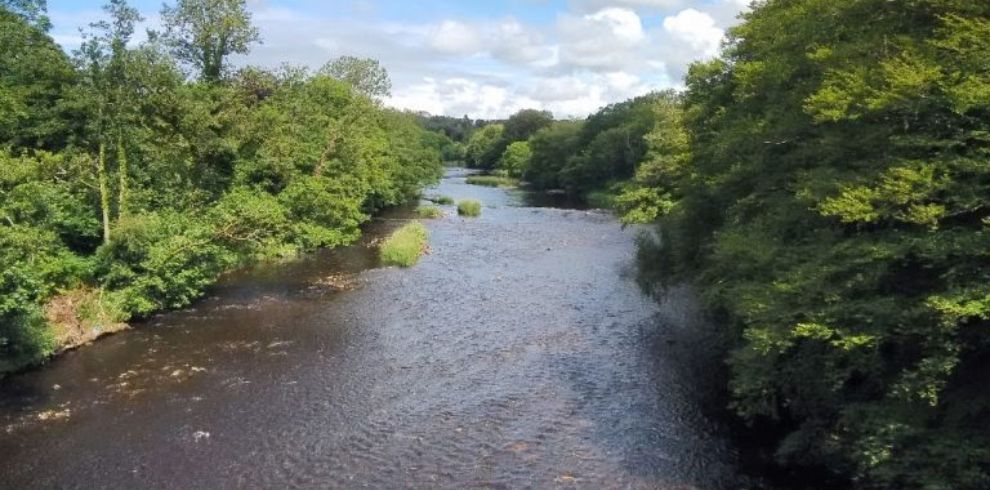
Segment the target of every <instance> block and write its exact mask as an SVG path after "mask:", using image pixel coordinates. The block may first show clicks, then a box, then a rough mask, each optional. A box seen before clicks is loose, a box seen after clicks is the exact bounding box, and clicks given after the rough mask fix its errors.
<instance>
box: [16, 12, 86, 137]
mask: <svg viewBox="0 0 990 490" xmlns="http://www.w3.org/2000/svg"><path fill="white" fill-rule="evenodd" d="M75 81H76V73H75V71H74V70H73V67H72V64H71V63H70V61H69V59H68V57H67V56H66V55H65V52H64V51H62V49H61V48H60V47H59V46H58V45H56V44H55V42H54V41H52V39H51V38H50V37H48V36H47V35H46V34H45V33H44V32H43V31H41V30H39V29H38V28H37V27H33V26H31V25H30V24H29V23H28V21H27V20H25V19H24V18H23V17H21V16H19V15H16V14H14V13H12V12H10V11H8V10H5V8H2V7H0V145H13V146H23V147H30V148H46V149H49V150H55V149H58V148H61V147H63V146H64V145H65V144H66V143H67V139H68V138H69V136H70V133H71V131H72V130H71V126H72V125H73V124H75V123H74V122H73V121H68V120H66V118H64V117H62V116H63V114H61V108H60V107H59V105H60V101H61V100H62V99H63V97H64V95H65V92H66V90H67V89H68V88H69V87H71V86H72V85H73V84H74V83H75Z"/></svg>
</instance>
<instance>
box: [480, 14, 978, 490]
mask: <svg viewBox="0 0 990 490" xmlns="http://www.w3.org/2000/svg"><path fill="white" fill-rule="evenodd" d="M753 7H754V8H753V9H752V11H751V12H749V13H746V14H744V15H743V19H742V20H743V22H742V23H741V25H739V26H738V27H736V28H734V29H732V30H731V31H730V35H729V40H728V42H727V43H726V45H725V46H724V48H723V52H722V56H721V57H720V58H718V59H715V60H711V61H708V62H703V63H697V64H695V65H693V66H692V67H691V68H690V70H689V73H688V75H687V79H686V86H687V90H686V91H684V92H682V93H674V92H664V93H658V94H652V95H648V96H645V97H641V98H638V99H634V100H631V101H628V102H624V103H620V104H615V105H612V106H609V107H606V108H605V109H603V110H601V111H600V112H598V113H596V114H593V115H592V116H590V117H588V118H587V119H586V120H584V121H557V122H554V121H551V120H549V117H548V115H545V114H544V115H540V114H534V113H532V112H526V113H519V114H517V115H516V116H513V117H512V118H510V119H509V120H507V121H502V122H494V123H492V124H490V125H488V126H486V127H484V128H482V129H480V130H478V131H476V132H475V133H474V134H473V135H472V136H471V138H470V142H469V144H468V158H469V163H471V164H472V165H473V166H476V167H479V168H483V169H486V170H491V169H499V168H500V165H502V166H503V167H502V169H503V170H506V171H508V172H510V173H511V174H513V175H516V176H520V177H524V178H525V179H526V180H527V181H529V183H530V185H531V186H533V187H535V188H538V189H564V190H566V191H568V192H571V193H575V194H579V195H585V196H586V195H588V193H595V194H593V198H594V199H596V200H598V201H600V202H611V203H612V205H613V206H614V207H615V209H616V210H617V212H618V213H619V214H620V216H621V217H622V219H623V220H625V221H627V222H646V223H652V222H656V223H659V228H658V230H659V232H660V240H659V241H658V242H652V243H651V242H650V241H646V242H644V246H643V247H642V251H641V259H642V260H641V262H642V264H643V268H642V275H643V282H644V284H645V285H647V286H649V287H650V288H651V289H652V290H654V291H656V292H658V293H661V294H662V292H663V291H664V290H665V288H666V287H667V286H669V285H672V284H676V283H679V282H685V281H688V282H691V283H693V284H694V286H695V288H696V290H697V291H698V292H699V293H700V295H701V297H702V299H703V300H704V303H705V304H706V305H707V307H708V309H709V311H710V312H711V313H712V317H713V319H714V321H716V322H717V323H718V324H719V325H721V326H722V329H723V333H724V335H725V336H726V338H727V339H728V344H729V345H730V346H731V348H730V350H729V351H728V352H727V354H726V357H727V362H728V368H729V378H730V380H729V386H728V387H727V391H728V392H729V394H730V397H731V409H732V410H733V411H734V412H735V413H736V414H738V416H739V417H741V418H742V420H744V421H746V422H747V423H750V424H757V425H758V426H759V427H760V428H761V432H762V433H763V434H766V433H768V431H767V429H769V433H770V434H773V439H774V441H773V454H774V459H775V460H776V461H777V462H778V463H780V464H781V465H785V466H787V467H789V468H822V469H825V470H826V471H827V472H828V473H829V474H831V475H832V476H833V477H835V478H837V479H839V480H840V481H841V480H845V481H847V482H850V483H852V484H853V485H855V486H857V487H862V488H884V489H909V488H915V489H974V490H975V489H983V488H990V425H988V424H987V423H986V420H987V417H988V416H990V393H988V392H987V390H986V389H985V388H984V385H985V383H986V380H987V379H988V376H990V267H988V264H990V137H988V134H990V133H988V130H990V126H988V121H990V3H988V2H974V1H969V0H912V1H894V2H891V1H888V0H806V1H789V0H764V1H757V2H755V3H754V6H753ZM521 120H526V121H529V122H531V123H532V124H528V125H526V127H527V128H530V129H532V128H537V129H535V130H534V131H533V132H528V131H518V130H516V131H510V130H509V128H510V127H515V128H518V127H520V126H522V124H521V122H522V121H521ZM512 145H527V146H528V147H529V148H528V151H527V152H522V151H519V150H517V151H518V152H520V153H524V154H525V153H528V154H529V157H528V159H527V160H526V161H524V162H523V163H522V164H519V163H517V162H514V163H512V164H511V166H509V165H507V164H506V163H505V162H509V161H512V160H514V159H515V157H514V156H510V155H509V153H508V151H507V149H508V148H510V147H512ZM499 152H502V155H501V156H497V155H495V154H496V153H499ZM562 155H563V157H562Z"/></svg>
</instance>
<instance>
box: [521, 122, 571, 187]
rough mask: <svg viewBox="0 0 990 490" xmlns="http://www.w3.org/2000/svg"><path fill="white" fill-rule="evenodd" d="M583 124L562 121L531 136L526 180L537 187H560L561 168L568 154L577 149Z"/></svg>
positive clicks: (525, 174)
mask: <svg viewBox="0 0 990 490" xmlns="http://www.w3.org/2000/svg"><path fill="white" fill-rule="evenodd" d="M582 127H583V123H582V122H577V121H559V122H556V123H554V124H553V125H551V126H549V127H546V128H543V129H541V130H539V131H537V132H536V133H534V134H533V136H532V137H531V138H530V139H529V148H530V151H531V152H532V154H531V156H530V158H529V167H528V168H527V169H526V171H525V172H524V174H523V179H524V180H525V181H526V182H529V183H530V184H531V185H533V187H535V188H537V189H559V188H560V187H561V184H562V183H561V178H560V176H561V170H562V169H563V168H564V164H566V163H567V155H573V154H575V153H577V151H578V147H579V146H578V145H579V142H580V139H579V138H580V135H581V132H582Z"/></svg>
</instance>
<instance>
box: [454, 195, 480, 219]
mask: <svg viewBox="0 0 990 490" xmlns="http://www.w3.org/2000/svg"><path fill="white" fill-rule="evenodd" d="M457 214H458V215H460V216H467V217H469V218H476V217H478V216H481V201H475V200H473V199H465V200H463V201H458V202H457Z"/></svg>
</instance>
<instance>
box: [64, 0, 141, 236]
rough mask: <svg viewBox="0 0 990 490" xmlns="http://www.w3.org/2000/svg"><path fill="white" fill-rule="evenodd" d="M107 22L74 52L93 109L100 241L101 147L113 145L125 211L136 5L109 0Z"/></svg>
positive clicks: (104, 202)
mask: <svg viewBox="0 0 990 490" xmlns="http://www.w3.org/2000/svg"><path fill="white" fill-rule="evenodd" d="M104 10H105V11H106V12H107V13H108V14H109V15H110V20H109V21H100V22H96V23H93V24H91V25H90V27H91V29H92V30H91V31H90V32H89V33H86V34H85V36H86V39H85V41H84V42H83V44H82V46H81V47H80V49H79V51H78V52H77V57H78V58H79V59H80V62H81V64H82V65H83V66H84V67H85V70H84V71H85V73H86V77H84V80H83V81H84V83H85V87H86V91H87V92H88V93H87V97H85V99H86V100H87V101H88V104H89V106H90V108H91V110H92V112H93V113H94V117H93V118H92V125H93V126H95V127H94V128H93V129H94V133H95V138H96V147H97V150H96V153H97V162H96V166H97V179H98V181H99V190H100V210H101V214H102V218H103V240H104V242H109V241H110V215H111V199H110V184H109V169H108V165H107V146H108V145H113V146H115V147H116V150H117V173H118V189H117V190H118V192H119V194H118V212H119V214H123V213H125V212H126V206H127V190H128V184H129V183H128V159H127V150H126V148H125V137H124V135H125V132H126V131H127V126H128V124H129V122H130V120H131V119H132V116H131V112H132V110H133V109H132V108H133V106H134V104H135V102H136V101H135V99H136V97H135V96H134V95H133V94H132V93H131V92H132V91H131V90H130V88H131V87H130V84H129V83H128V75H127V63H128V61H127V60H128V55H129V53H128V50H127V43H128V42H129V41H130V39H131V36H133V34H134V26H135V24H136V23H137V22H139V21H141V16H140V15H138V12H137V10H135V9H134V8H133V7H130V6H129V5H128V4H127V2H126V0H110V2H109V3H108V4H107V5H106V6H105V7H104Z"/></svg>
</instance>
